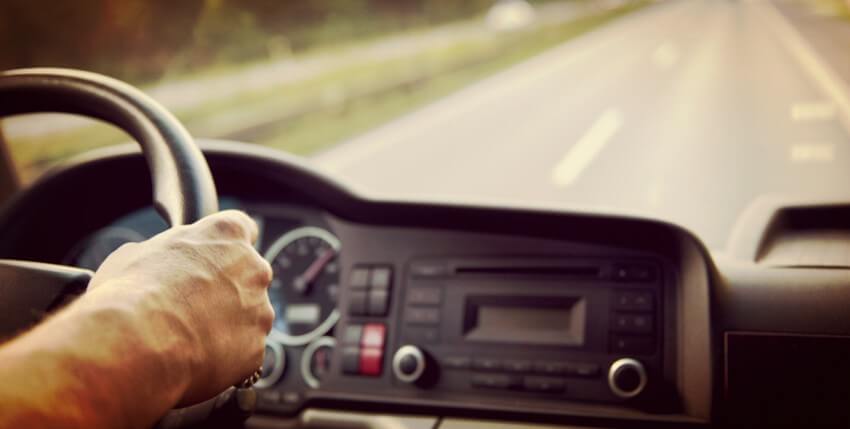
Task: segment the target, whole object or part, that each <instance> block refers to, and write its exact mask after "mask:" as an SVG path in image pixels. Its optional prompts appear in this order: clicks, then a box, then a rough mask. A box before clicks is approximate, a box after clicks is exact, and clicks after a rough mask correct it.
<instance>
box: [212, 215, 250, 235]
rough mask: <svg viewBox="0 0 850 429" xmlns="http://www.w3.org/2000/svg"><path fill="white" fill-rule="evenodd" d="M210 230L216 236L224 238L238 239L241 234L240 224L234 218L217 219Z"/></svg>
mask: <svg viewBox="0 0 850 429" xmlns="http://www.w3.org/2000/svg"><path fill="white" fill-rule="evenodd" d="M212 228H213V230H214V231H215V233H216V234H218V235H221V236H225V237H238V236H240V235H242V234H243V232H244V231H243V228H242V224H241V223H239V221H237V220H235V219H234V218H230V217H224V216H221V217H218V218H216V219H215V220H214V221H213V222H212Z"/></svg>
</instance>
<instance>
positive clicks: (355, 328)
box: [342, 325, 363, 345]
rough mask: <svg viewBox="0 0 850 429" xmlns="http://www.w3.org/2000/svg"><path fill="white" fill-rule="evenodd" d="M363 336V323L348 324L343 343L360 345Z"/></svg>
mask: <svg viewBox="0 0 850 429" xmlns="http://www.w3.org/2000/svg"><path fill="white" fill-rule="evenodd" d="M362 336H363V325H348V326H347V327H346V328H345V333H344V334H343V336H342V343H343V344H345V345H359V344H360V338H361V337H362Z"/></svg>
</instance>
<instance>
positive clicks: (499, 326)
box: [463, 296, 587, 346]
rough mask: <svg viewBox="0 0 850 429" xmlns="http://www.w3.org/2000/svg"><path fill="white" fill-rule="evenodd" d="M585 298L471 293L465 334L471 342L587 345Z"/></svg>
mask: <svg viewBox="0 0 850 429" xmlns="http://www.w3.org/2000/svg"><path fill="white" fill-rule="evenodd" d="M586 316H587V313H586V303H585V300H584V299H583V298H581V297H563V296H560V297H529V296H519V297H518V296H469V297H467V301H466V314H465V315H464V327H463V333H464V337H465V339H467V340H469V341H486V342H499V343H523V344H540V345H569V346H582V345H584V331H585V324H586Z"/></svg>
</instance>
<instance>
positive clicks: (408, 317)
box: [404, 307, 440, 325]
mask: <svg viewBox="0 0 850 429" xmlns="http://www.w3.org/2000/svg"><path fill="white" fill-rule="evenodd" d="M404 321H405V323H413V324H427V325H435V324H437V323H439V322H440V309H439V308H419V307H407V309H405V311H404Z"/></svg>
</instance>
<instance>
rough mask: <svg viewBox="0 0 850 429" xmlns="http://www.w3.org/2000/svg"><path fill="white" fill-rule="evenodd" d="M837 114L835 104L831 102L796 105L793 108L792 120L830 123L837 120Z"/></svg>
mask: <svg viewBox="0 0 850 429" xmlns="http://www.w3.org/2000/svg"><path fill="white" fill-rule="evenodd" d="M836 112H837V109H836V108H835V103H832V102H829V101H815V102H808V103H795V104H793V105H792V106H791V119H793V120H794V121H796V122H808V121H829V120H832V119H834V118H835V115H836Z"/></svg>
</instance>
